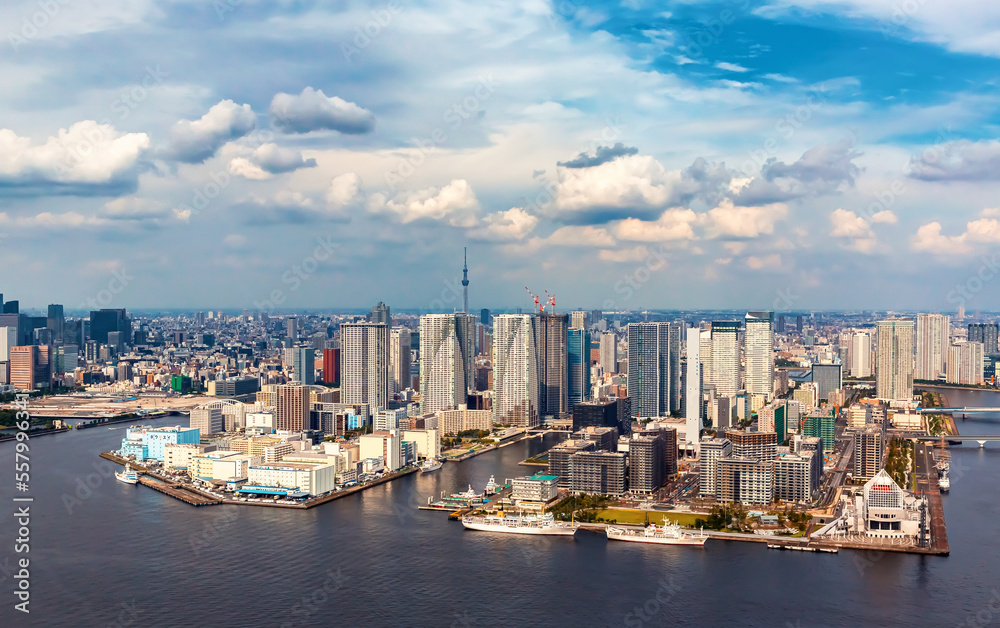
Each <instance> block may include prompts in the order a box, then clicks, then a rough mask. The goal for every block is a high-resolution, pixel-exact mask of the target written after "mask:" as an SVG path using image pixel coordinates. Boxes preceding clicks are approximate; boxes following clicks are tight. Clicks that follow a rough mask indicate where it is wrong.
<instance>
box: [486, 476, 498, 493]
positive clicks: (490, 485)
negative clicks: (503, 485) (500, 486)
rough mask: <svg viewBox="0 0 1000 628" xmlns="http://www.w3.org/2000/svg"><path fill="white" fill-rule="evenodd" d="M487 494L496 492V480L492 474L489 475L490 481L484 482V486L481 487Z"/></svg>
mask: <svg viewBox="0 0 1000 628" xmlns="http://www.w3.org/2000/svg"><path fill="white" fill-rule="evenodd" d="M483 490H484V491H485V492H486V494H487V495H493V494H494V493H496V492H497V482H496V478H495V477H494V476H492V475H491V476H490V481H489V482H487V483H486V488H484V489H483Z"/></svg>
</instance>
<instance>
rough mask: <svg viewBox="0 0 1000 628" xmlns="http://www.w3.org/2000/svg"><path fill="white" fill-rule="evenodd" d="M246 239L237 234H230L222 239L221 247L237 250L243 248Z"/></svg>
mask: <svg viewBox="0 0 1000 628" xmlns="http://www.w3.org/2000/svg"><path fill="white" fill-rule="evenodd" d="M246 244H247V239H246V237H245V236H242V235H240V234H238V233H230V234H229V235H227V236H226V237H225V238H223V239H222V245H223V246H225V247H226V248H229V249H235V250H239V249H242V248H245V247H246Z"/></svg>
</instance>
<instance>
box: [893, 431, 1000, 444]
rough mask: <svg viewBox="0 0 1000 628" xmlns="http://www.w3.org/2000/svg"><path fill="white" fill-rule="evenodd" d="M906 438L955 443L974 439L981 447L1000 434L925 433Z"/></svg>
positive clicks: (998, 437)
mask: <svg viewBox="0 0 1000 628" xmlns="http://www.w3.org/2000/svg"><path fill="white" fill-rule="evenodd" d="M906 438H907V439H909V440H924V441H929V442H933V441H950V442H953V443H954V442H961V441H963V440H974V441H976V442H977V443H979V446H980V447H983V446H984V445H986V441H988V440H1000V434H982V435H975V434H952V435H950V436H930V435H927V434H924V435H920V436H916V435H915V436H907V437H906Z"/></svg>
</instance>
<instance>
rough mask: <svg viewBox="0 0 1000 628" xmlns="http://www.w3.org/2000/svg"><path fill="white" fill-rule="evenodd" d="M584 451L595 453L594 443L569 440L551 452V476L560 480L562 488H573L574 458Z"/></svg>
mask: <svg viewBox="0 0 1000 628" xmlns="http://www.w3.org/2000/svg"><path fill="white" fill-rule="evenodd" d="M582 451H595V447H594V443H593V442H591V441H585V440H582V441H581V440H567V441H563V442H561V443H559V444H558V445H556V446H555V447H553V448H552V449H550V450H549V473H548V474H549V475H554V476H557V477H558V478H559V487H560V488H570V487H572V486H573V456H574V455H575V454H577V453H579V452H582Z"/></svg>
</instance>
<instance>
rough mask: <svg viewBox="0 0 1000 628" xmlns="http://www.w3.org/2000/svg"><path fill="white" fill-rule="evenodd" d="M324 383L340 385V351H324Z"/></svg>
mask: <svg viewBox="0 0 1000 628" xmlns="http://www.w3.org/2000/svg"><path fill="white" fill-rule="evenodd" d="M323 382H324V383H326V384H339V383H340V349H336V348H334V349H323Z"/></svg>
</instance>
